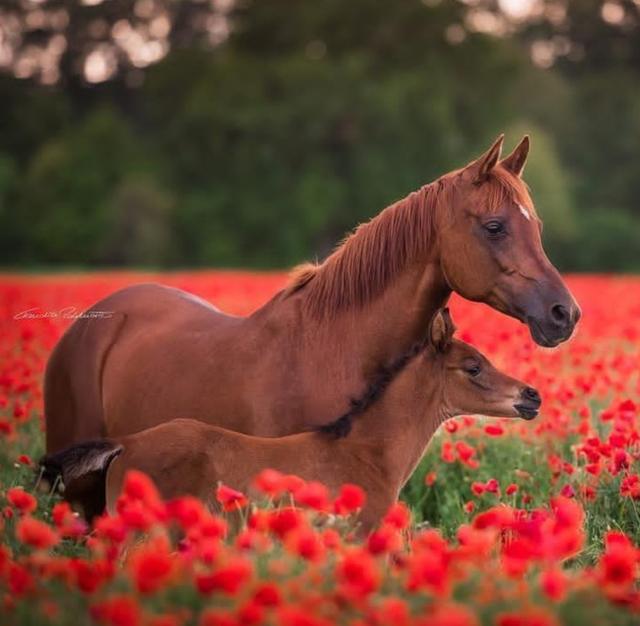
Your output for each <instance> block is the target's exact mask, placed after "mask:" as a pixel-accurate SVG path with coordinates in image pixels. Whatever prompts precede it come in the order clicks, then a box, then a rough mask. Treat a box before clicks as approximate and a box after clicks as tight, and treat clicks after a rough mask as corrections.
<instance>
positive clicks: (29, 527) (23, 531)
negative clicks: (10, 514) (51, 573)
mask: <svg viewBox="0 0 640 626" xmlns="http://www.w3.org/2000/svg"><path fill="white" fill-rule="evenodd" d="M16 537H17V538H18V539H19V540H20V541H21V542H22V543H24V544H25V545H28V546H31V547H32V548H36V549H38V550H45V549H47V548H52V547H53V546H55V545H56V544H57V543H58V541H59V540H60V538H59V537H58V533H56V532H55V531H54V530H53V529H52V528H51V526H49V525H48V524H45V523H44V522H41V521H40V520H37V519H34V518H33V517H30V516H29V515H26V516H25V517H23V518H22V519H20V520H18V523H17V524H16Z"/></svg>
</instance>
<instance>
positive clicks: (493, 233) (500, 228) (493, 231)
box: [484, 220, 505, 237]
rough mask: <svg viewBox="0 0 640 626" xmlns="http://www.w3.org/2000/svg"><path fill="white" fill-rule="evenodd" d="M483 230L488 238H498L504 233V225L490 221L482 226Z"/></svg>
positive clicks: (496, 221)
mask: <svg viewBox="0 0 640 626" xmlns="http://www.w3.org/2000/svg"><path fill="white" fill-rule="evenodd" d="M484 229H485V230H486V231H487V233H488V234H489V236H490V237H499V236H500V235H503V234H504V232H505V229H504V224H503V223H502V222H499V221H498V220H491V221H490V222H487V223H486V224H484Z"/></svg>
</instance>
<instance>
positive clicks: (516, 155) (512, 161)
mask: <svg viewBox="0 0 640 626" xmlns="http://www.w3.org/2000/svg"><path fill="white" fill-rule="evenodd" d="M530 147H531V142H530V141H529V135H525V136H524V137H523V138H522V141H520V143H519V144H518V145H517V146H516V147H515V148H514V149H513V152H512V153H511V154H510V155H509V156H508V157H505V158H504V159H502V161H500V165H502V167H504V168H505V169H508V170H509V171H510V172H512V173H513V174H515V175H516V176H518V177H519V176H522V171H523V170H524V166H525V164H526V162H527V157H528V156H529V148H530Z"/></svg>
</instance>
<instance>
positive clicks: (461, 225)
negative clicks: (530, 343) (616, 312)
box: [438, 136, 580, 347]
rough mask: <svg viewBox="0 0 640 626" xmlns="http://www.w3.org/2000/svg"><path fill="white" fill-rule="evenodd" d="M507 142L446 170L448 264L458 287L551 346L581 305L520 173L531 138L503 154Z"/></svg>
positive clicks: (444, 259) (565, 333) (444, 250)
mask: <svg viewBox="0 0 640 626" xmlns="http://www.w3.org/2000/svg"><path fill="white" fill-rule="evenodd" d="M502 141H503V137H500V138H499V139H498V140H497V141H496V142H495V143H494V145H493V146H492V147H491V148H490V149H489V150H488V151H487V152H486V153H485V154H484V155H483V156H481V157H480V158H479V159H477V160H476V161H474V162H473V163H471V164H469V165H468V166H467V167H465V168H463V169H462V170H459V171H458V172H455V173H454V174H451V175H449V177H451V178H449V177H447V178H449V182H451V183H453V184H451V185H450V186H449V189H450V195H449V201H448V203H447V210H446V211H443V212H441V214H440V215H439V218H438V219H439V221H440V223H439V226H440V227H439V228H438V231H439V244H440V254H441V267H442V271H443V273H444V275H445V277H446V280H447V282H448V284H449V286H450V287H451V288H452V289H453V290H454V291H457V292H458V293H460V294H461V295H463V296H464V297H465V298H468V299H470V300H475V301H481V302H485V303H486V304H489V305H490V306H492V307H493V308H495V309H498V310H499V311H501V312H503V313H506V314H507V315H510V316H512V317H515V318H517V319H519V320H520V321H522V322H524V323H526V324H527V325H528V326H529V329H530V331H531V335H532V337H533V339H534V340H535V341H536V343H538V344H540V345H542V346H546V347H551V346H555V345H557V344H559V343H561V342H562V341H564V340H566V339H568V338H569V337H570V336H571V333H572V332H573V329H574V327H575V325H576V323H577V321H578V319H579V318H580V309H579V308H578V305H577V304H576V302H575V300H574V299H573V297H572V296H571V294H570V293H569V291H568V289H567V287H566V286H565V285H564V282H563V281H562V278H561V277H560V275H559V273H558V271H557V270H556V269H555V267H554V266H553V265H552V264H551V263H550V262H549V259H548V258H547V256H546V255H545V253H544V250H543V248H542V242H541V238H540V235H541V231H542V224H541V221H540V219H539V218H538V216H537V214H536V212H535V209H534V207H533V203H532V201H531V198H530V196H529V193H528V191H527V187H526V185H525V184H524V182H523V181H522V178H521V176H522V171H523V169H524V165H525V162H526V159H527V155H528V153H529V138H528V137H526V136H525V137H524V139H523V140H522V141H521V142H520V144H519V145H518V146H517V147H516V148H515V150H514V151H513V152H512V153H511V154H510V155H509V156H508V157H506V158H505V159H503V160H502V161H500V153H501V150H502Z"/></svg>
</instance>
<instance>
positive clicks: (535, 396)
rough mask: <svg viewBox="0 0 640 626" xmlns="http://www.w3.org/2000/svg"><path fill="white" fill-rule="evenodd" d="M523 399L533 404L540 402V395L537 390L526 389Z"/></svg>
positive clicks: (523, 392) (523, 391)
mask: <svg viewBox="0 0 640 626" xmlns="http://www.w3.org/2000/svg"><path fill="white" fill-rule="evenodd" d="M522 397H523V399H525V400H530V401H531V402H540V401H541V400H540V394H539V393H538V390H537V389H534V388H533V387H525V388H524V389H523V390H522Z"/></svg>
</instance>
